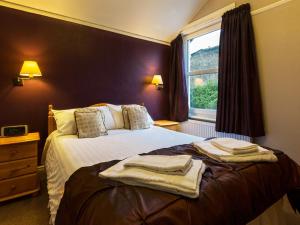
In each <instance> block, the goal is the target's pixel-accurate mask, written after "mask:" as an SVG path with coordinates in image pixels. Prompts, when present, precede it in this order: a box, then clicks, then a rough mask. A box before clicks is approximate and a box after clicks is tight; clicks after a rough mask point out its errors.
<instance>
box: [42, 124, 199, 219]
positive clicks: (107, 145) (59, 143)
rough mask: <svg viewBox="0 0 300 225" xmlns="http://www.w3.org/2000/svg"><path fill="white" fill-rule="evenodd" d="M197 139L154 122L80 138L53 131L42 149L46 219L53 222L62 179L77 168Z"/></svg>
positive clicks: (59, 197) (66, 177)
mask: <svg viewBox="0 0 300 225" xmlns="http://www.w3.org/2000/svg"><path fill="white" fill-rule="evenodd" d="M201 140H203V138H201V137H196V136H191V135H187V134H183V133H179V132H175V131H171V130H167V129H164V128H161V127H156V126H153V127H151V128H150V129H144V130H136V131H131V130H124V129H122V130H110V131H108V135H107V136H101V137H97V138H84V139H79V138H77V136H76V135H66V136H59V135H58V133H57V132H53V133H52V134H51V135H50V136H49V137H48V139H47V143H46V145H45V149H44V153H43V154H44V157H43V158H45V167H46V171H47V179H48V193H49V208H50V214H51V219H50V220H51V221H50V222H52V223H54V220H55V215H56V211H57V209H58V206H59V203H60V199H61V197H62V195H63V191H64V184H65V182H66V181H67V180H68V178H69V177H70V176H71V175H72V174H73V173H74V172H75V171H76V170H77V169H79V168H81V167H84V166H91V165H94V164H97V163H100V162H106V161H111V160H115V159H120V160H121V159H124V158H126V157H129V156H133V155H137V154H141V153H146V152H150V151H153V150H156V149H160V148H167V147H171V146H175V145H181V144H190V143H192V142H195V141H201Z"/></svg>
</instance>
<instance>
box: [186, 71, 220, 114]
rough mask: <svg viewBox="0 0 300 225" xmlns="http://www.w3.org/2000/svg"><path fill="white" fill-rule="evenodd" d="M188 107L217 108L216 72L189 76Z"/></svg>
mask: <svg viewBox="0 0 300 225" xmlns="http://www.w3.org/2000/svg"><path fill="white" fill-rule="evenodd" d="M189 79H190V80H189V86H190V107H191V108H197V109H213V110H216V109H217V100H218V74H217V73H212V74H203V75H196V76H190V77H189Z"/></svg>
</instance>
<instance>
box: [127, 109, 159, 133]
mask: <svg viewBox="0 0 300 225" xmlns="http://www.w3.org/2000/svg"><path fill="white" fill-rule="evenodd" d="M133 106H139V107H144V108H145V110H146V111H147V109H146V107H145V106H140V105H136V104H131V105H122V114H123V121H124V128H125V129H131V128H130V121H129V117H128V110H127V108H128V107H133ZM147 118H148V122H149V124H150V125H152V124H154V121H153V119H152V117H151V116H150V114H149V113H148V111H147Z"/></svg>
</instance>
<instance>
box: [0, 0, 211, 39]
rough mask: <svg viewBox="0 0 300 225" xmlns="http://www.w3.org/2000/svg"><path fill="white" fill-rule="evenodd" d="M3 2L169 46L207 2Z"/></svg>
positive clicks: (50, 0) (168, 0)
mask: <svg viewBox="0 0 300 225" xmlns="http://www.w3.org/2000/svg"><path fill="white" fill-rule="evenodd" d="M0 2H1V1H0ZM2 2H11V3H16V4H19V5H23V6H27V7H30V8H34V9H39V10H44V11H47V12H50V13H56V14H60V15H64V16H68V17H72V18H75V19H79V20H83V21H87V22H90V23H95V24H98V25H101V26H104V27H108V28H113V29H115V30H119V31H125V32H128V33H132V34H135V35H140V36H144V37H148V38H151V39H155V40H158V41H162V42H167V43H169V42H170V41H171V40H172V39H173V38H174V37H175V35H176V34H177V33H178V32H179V31H180V29H181V28H183V27H184V26H185V25H186V24H187V23H188V22H189V21H190V20H191V19H192V18H193V16H195V14H196V13H197V12H198V11H199V10H200V9H201V7H202V6H203V5H204V4H205V3H206V2H207V0H8V1H2Z"/></svg>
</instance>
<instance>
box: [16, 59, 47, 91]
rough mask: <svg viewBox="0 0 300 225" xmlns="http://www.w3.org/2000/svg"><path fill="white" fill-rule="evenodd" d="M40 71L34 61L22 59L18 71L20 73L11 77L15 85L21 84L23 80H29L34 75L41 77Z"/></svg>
mask: <svg viewBox="0 0 300 225" xmlns="http://www.w3.org/2000/svg"><path fill="white" fill-rule="evenodd" d="M41 76H42V73H41V71H40V68H39V66H38V64H37V62H36V61H24V63H23V66H22V68H21V71H20V75H19V76H18V77H16V78H14V79H13V84H14V85H15V86H23V85H24V83H23V81H24V80H29V79H32V78H34V77H41Z"/></svg>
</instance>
